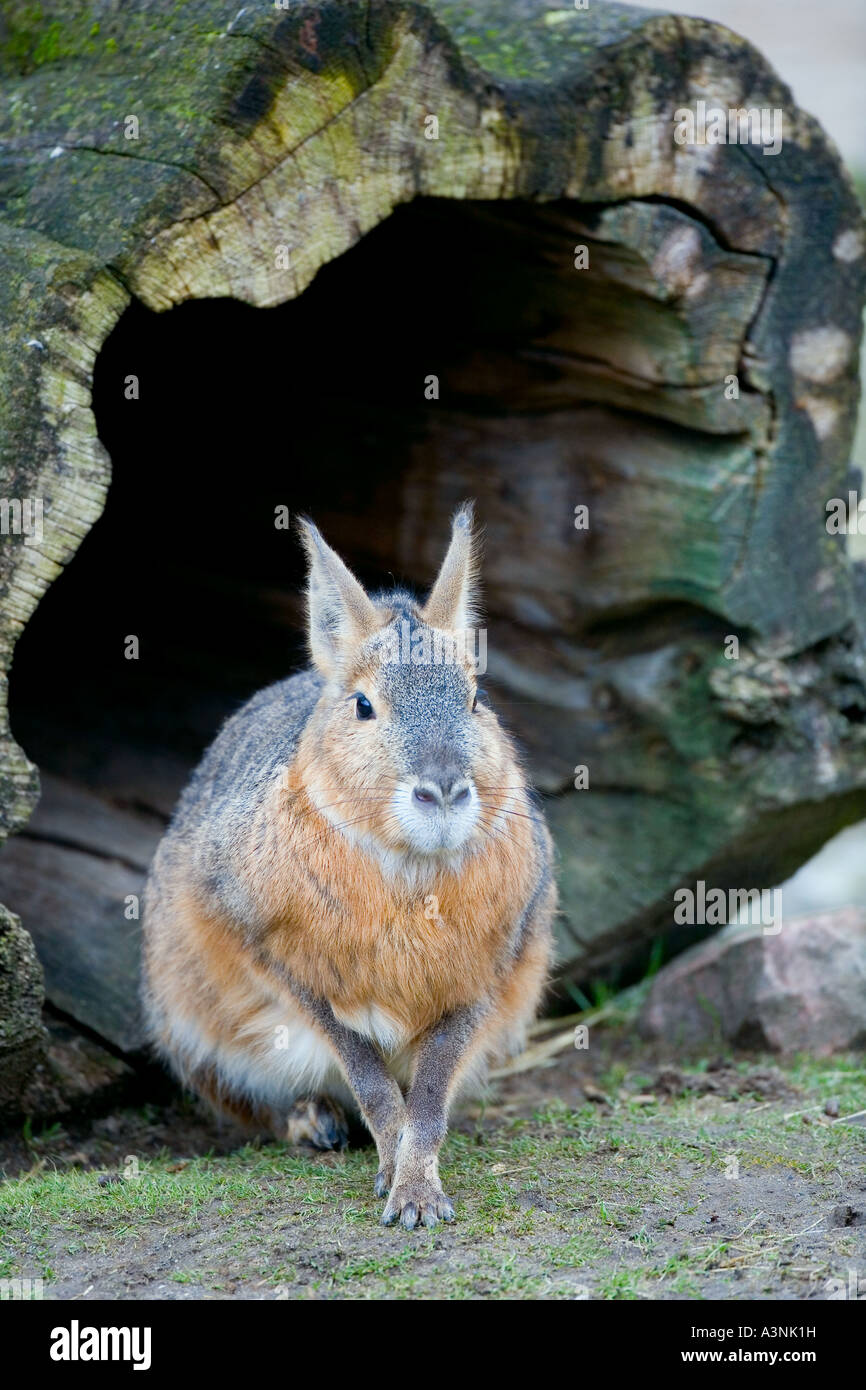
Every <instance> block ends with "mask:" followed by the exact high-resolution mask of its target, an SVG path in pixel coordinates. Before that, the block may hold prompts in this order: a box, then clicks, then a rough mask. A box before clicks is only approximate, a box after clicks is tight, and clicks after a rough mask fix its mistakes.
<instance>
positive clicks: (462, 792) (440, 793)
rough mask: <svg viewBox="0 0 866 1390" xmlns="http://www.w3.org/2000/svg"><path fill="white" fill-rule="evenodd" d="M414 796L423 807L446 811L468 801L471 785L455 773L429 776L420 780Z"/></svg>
mask: <svg viewBox="0 0 866 1390" xmlns="http://www.w3.org/2000/svg"><path fill="white" fill-rule="evenodd" d="M412 795H413V797H414V798H415V800H416V801H417V802H418V803H419V804H420V805H421V806H426V807H431V808H432V807H438V808H439V809H440V810H443V811H444V810H447V809H450V808H451V807H452V806H460V805H461V804H462V803H463V802H465V801H466V800H468V797H469V783H468V782H467V780H466V778H465V777H461V776H459V775H458V774H457V773H454V772H441V773H435V774H433V775H431V774H427V775H426V776H424V777H422V778H421V779H420V781H419V782H418V784H417V786H416V787H415V790H414V791H413V793H412Z"/></svg>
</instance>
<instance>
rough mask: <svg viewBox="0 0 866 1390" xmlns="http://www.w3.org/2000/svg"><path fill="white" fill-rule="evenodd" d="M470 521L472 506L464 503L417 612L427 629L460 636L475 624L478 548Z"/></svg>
mask: <svg viewBox="0 0 866 1390" xmlns="http://www.w3.org/2000/svg"><path fill="white" fill-rule="evenodd" d="M472 520H473V511H472V503H471V502H464V503H463V506H462V507H461V508H460V510H459V511H458V512H457V513H456V515H455V517H454V520H453V522H452V523H451V544H450V545H449V547H448V552H447V554H446V556H445V559H444V560H443V561H442V568H441V569H440V571H439V574H438V575H437V578H436V583H435V584H434V585H433V588H432V589H431V590H430V597H429V598H428V600H427V602H426V603H425V605H424V607H423V609H422V610H421V617H422V618H423V619H424V621H425V623H429V624H430V626H431V627H439V628H444V629H445V630H446V631H449V630H450V631H452V632H461V631H465V630H466V629H467V628H471V627H474V626H475V625H476V623H477V621H478V613H477V609H476V602H477V596H478V547H477V544H476V540H475V536H474V535H473V532H472Z"/></svg>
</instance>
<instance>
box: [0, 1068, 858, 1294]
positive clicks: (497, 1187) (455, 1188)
mask: <svg viewBox="0 0 866 1390" xmlns="http://www.w3.org/2000/svg"><path fill="white" fill-rule="evenodd" d="M560 1065H561V1066H563V1067H571V1066H574V1062H573V1061H572V1059H570V1058H569V1059H566V1060H565V1061H564V1062H562V1063H561V1064H560ZM703 1070H704V1069H702V1068H701V1067H700V1066H696V1067H695V1068H693V1069H692V1071H691V1072H688V1073H683V1076H684V1081H685V1083H686V1085H687V1084H688V1083H689V1082H691V1083H695V1084H696V1083H697V1082H698V1081H699V1080H700V1078H701V1076H702V1074H703ZM556 1071H557V1069H553V1071H552V1072H551V1073H547V1074H546V1075H547V1076H549V1077H550V1080H551V1085H552V1086H554V1085H555V1073H556ZM734 1075H735V1077H736V1076H742V1088H740V1087H738V1086H737V1085H736V1081H735V1083H734V1094H735V1095H738V1096H739V1098H728V1097H727V1096H724V1097H721V1096H719V1095H715V1094H714V1095H696V1094H695V1093H694V1092H693V1091H691V1090H688V1089H686V1090H685V1093H684V1094H682V1095H679V1096H675V1097H673V1098H666V1097H664V1096H658V1097H657V1098H656V1099H655V1101H654V1102H653V1103H652V1104H636V1103H635V1102H634V1099H633V1097H634V1096H635V1095H637V1094H641V1093H644V1091H645V1088H646V1087H647V1086H648V1085H649V1084H650V1082H651V1078H650V1077H649V1076H644V1075H641V1074H639V1073H629V1072H628V1071H627V1069H626V1067H625V1066H624V1064H622V1063H621V1062H618V1063H616V1064H614V1065H612V1066H611V1067H609V1068H608V1069H607V1071H605V1072H603V1073H602V1074H601V1075H600V1076H599V1077H598V1078H596V1079H597V1083H598V1084H599V1085H600V1087H601V1089H602V1090H603V1091H604V1092H605V1094H606V1095H608V1096H609V1097H610V1098H611V1105H610V1106H599V1105H598V1104H584V1105H580V1106H578V1107H573V1106H569V1105H567V1104H565V1103H563V1102H562V1101H560V1100H558V1099H556V1098H555V1097H553V1096H552V1097H551V1098H550V1099H546V1100H544V1101H543V1102H542V1103H540V1104H537V1105H536V1106H535V1107H534V1108H533V1109H532V1110H530V1111H527V1112H525V1113H517V1114H509V1113H507V1112H505V1113H503V1112H500V1111H496V1110H494V1111H493V1112H492V1114H491V1113H490V1112H488V1113H487V1114H486V1115H485V1114H483V1113H481V1114H479V1116H477V1117H476V1120H475V1123H474V1124H473V1123H471V1122H470V1123H469V1124H465V1123H464V1125H463V1127H462V1128H460V1129H458V1130H456V1131H455V1132H452V1134H451V1135H450V1137H449V1139H448V1141H447V1143H446V1147H445V1151H444V1155H443V1173H444V1175H445V1186H446V1190H448V1191H449V1192H450V1193H451V1194H452V1195H453V1196H455V1197H456V1198H457V1200H458V1203H459V1209H458V1218H459V1219H458V1222H457V1223H456V1224H455V1225H454V1226H453V1227H445V1228H437V1229H436V1230H434V1231H419V1232H416V1233H414V1234H413V1235H408V1236H407V1235H406V1234H405V1233H403V1232H400V1231H384V1230H382V1229H381V1228H380V1227H379V1226H378V1225H377V1218H378V1215H379V1211H380V1205H381V1204H380V1203H379V1202H378V1201H376V1200H375V1199H374V1198H373V1196H372V1191H371V1189H372V1180H373V1175H374V1171H375V1163H374V1158H373V1153H372V1151H371V1150H366V1149H365V1150H354V1151H348V1152H345V1153H342V1154H334V1155H323V1156H303V1155H299V1154H298V1153H296V1152H293V1151H291V1150H289V1149H288V1148H286V1147H285V1146H283V1145H279V1144H273V1145H266V1146H262V1147H259V1146H255V1145H250V1146H247V1147H245V1148H241V1149H238V1150H236V1151H235V1152H233V1153H231V1154H229V1155H226V1156H220V1157H217V1156H214V1155H213V1154H205V1155H201V1156H198V1157H193V1158H190V1159H188V1160H183V1161H181V1162H178V1160H177V1158H176V1156H175V1155H172V1154H170V1153H168V1152H165V1153H163V1154H161V1155H159V1156H157V1157H156V1158H154V1159H151V1160H150V1161H147V1160H144V1159H142V1160H140V1161H139V1164H138V1174H139V1175H138V1177H137V1178H136V1177H131V1178H129V1179H126V1180H125V1179H123V1178H122V1177H121V1176H120V1175H119V1174H120V1173H122V1172H123V1171H124V1168H123V1165H120V1166H119V1167H118V1168H117V1169H116V1170H115V1171H113V1172H110V1173H105V1172H98V1171H93V1170H86V1169H82V1168H65V1169H64V1168H61V1167H57V1168H56V1169H55V1168H53V1167H52V1159H51V1153H52V1148H53V1147H54V1146H55V1145H57V1144H59V1143H60V1142H61V1140H62V1131H60V1132H59V1133H58V1132H57V1131H56V1130H55V1131H54V1132H53V1133H52V1134H50V1135H49V1136H48V1137H47V1138H46V1136H44V1135H43V1136H36V1137H33V1138H32V1140H31V1144H32V1151H33V1153H34V1160H35V1161H34V1167H33V1170H32V1171H31V1172H30V1173H28V1174H26V1175H24V1176H22V1177H20V1178H17V1179H13V1180H10V1181H7V1182H6V1183H5V1184H3V1185H2V1186H0V1227H2V1229H3V1236H2V1238H0V1275H2V1276H3V1277H9V1276H10V1275H16V1274H18V1275H22V1276H27V1275H30V1276H33V1275H41V1276H42V1277H43V1278H44V1279H45V1280H46V1281H47V1282H48V1296H51V1295H52V1294H55V1295H63V1296H70V1295H71V1294H73V1293H75V1292H76V1291H77V1292H78V1294H79V1295H80V1294H82V1293H83V1292H85V1291H86V1290H88V1289H92V1290H93V1296H94V1297H97V1296H124V1294H125V1295H126V1296H135V1291H136V1290H137V1289H139V1288H141V1287H147V1288H148V1289H149V1291H150V1293H151V1295H153V1294H156V1296H160V1297H177V1296H181V1297H188V1296H193V1297H219V1296H237V1295H238V1294H243V1295H244V1296H252V1297H283V1298H295V1297H337V1298H359V1299H363V1298H382V1297H385V1298H394V1299H402V1298H430V1297H436V1298H485V1299H490V1298H493V1299H499V1298H514V1299H528V1298H533V1299H534V1298H543V1299H573V1298H582V1297H587V1296H591V1297H593V1298H604V1299H633V1298H638V1297H640V1298H655V1297H682V1298H698V1297H703V1296H713V1297H718V1296H723V1297H724V1296H729V1297H732V1296H737V1297H742V1296H745V1294H744V1292H743V1288H744V1287H745V1285H744V1284H743V1280H744V1279H745V1280H746V1285H748V1286H749V1287H751V1288H752V1291H753V1292H755V1291H757V1292H758V1294H759V1295H760V1293H761V1291H762V1290H764V1286H765V1283H766V1279H767V1277H769V1280H770V1283H769V1287H770V1288H772V1289H773V1290H774V1291H775V1293H778V1292H779V1290H780V1289H782V1288H787V1287H788V1286H790V1284H791V1281H792V1279H793V1280H794V1281H795V1282H796V1280H798V1279H799V1281H800V1284H801V1285H802V1282H803V1279H806V1280H807V1281H808V1278H809V1277H811V1278H813V1279H814V1278H816V1277H818V1276H820V1274H821V1272H822V1271H826V1270H830V1271H831V1272H833V1273H836V1274H838V1273H840V1272H841V1273H844V1269H845V1266H846V1261H847V1262H848V1263H850V1262H851V1261H852V1260H853V1261H855V1262H856V1260H857V1259H861V1260H862V1258H863V1246H864V1240H863V1235H864V1228H863V1227H862V1226H858V1225H856V1224H855V1225H851V1226H839V1227H834V1226H833V1225H832V1221H831V1214H832V1212H833V1210H834V1208H835V1206H836V1205H837V1204H838V1203H839V1202H840V1201H843V1200H844V1199H845V1196H846V1193H847V1192H848V1188H849V1187H850V1188H851V1190H852V1191H856V1190H859V1189H858V1184H857V1182H856V1181H855V1175H859V1174H860V1173H861V1172H862V1164H863V1157H864V1151H866V1128H864V1127H863V1125H862V1123H858V1122H857V1121H853V1122H852V1123H851V1124H846V1123H845V1122H844V1120H842V1121H839V1122H833V1121H832V1120H831V1119H830V1118H829V1117H826V1116H824V1115H823V1107H824V1104H825V1102H826V1101H827V1099H828V1097H829V1096H832V1097H834V1098H835V1099H836V1100H837V1101H838V1104H839V1110H840V1113H841V1115H843V1116H844V1115H846V1114H849V1113H852V1112H853V1111H856V1110H862V1109H863V1108H864V1107H866V1072H864V1070H863V1068H862V1066H860V1065H858V1063H857V1062H856V1060H850V1061H839V1060H838V1059H836V1060H834V1061H832V1063H830V1062H828V1063H826V1064H823V1065H822V1064H819V1063H816V1062H814V1061H810V1060H808V1059H805V1058H802V1059H799V1060H798V1061H796V1062H795V1063H793V1064H792V1065H791V1066H789V1067H787V1068H786V1069H785V1071H784V1080H785V1082H786V1083H787V1086H788V1087H789V1088H790V1089H789V1091H788V1092H787V1093H786V1095H785V1098H784V1099H781V1100H780V1099H774V1100H772V1101H771V1102H769V1103H767V1102H761V1101H758V1102H756V1100H755V1098H754V1095H753V1094H752V1092H753V1087H754V1071H753V1068H752V1066H751V1065H750V1064H747V1063H745V1062H744V1063H741V1064H740V1065H739V1067H738V1070H737V1072H736V1073H734ZM804 1110H805V1111H806V1112H807V1114H806V1122H804V1117H803V1114H802V1113H800V1112H802V1111H804ZM732 1154H733V1155H734V1156H735V1157H736V1161H737V1164H738V1173H739V1176H738V1177H737V1178H736V1180H734V1181H726V1180H725V1172H726V1164H728V1163H729V1161H730V1158H731V1155H732ZM128 1170H129V1165H127V1171H128ZM789 1218H790V1220H789ZM806 1218H811V1220H810V1219H806ZM814 1222H817V1224H816V1225H813V1223H814ZM810 1225H811V1226H812V1231H811V1233H810V1232H808V1231H806V1233H805V1235H802V1234H801V1229H802V1230H804V1231H805V1228H806V1227H809V1226H810ZM789 1227H790V1229H789ZM795 1255H796V1259H797V1260H799V1261H800V1264H799V1265H797V1264H796V1260H795V1262H794V1265H793V1267H792V1263H791V1260H792V1258H793V1257H794V1256H795ZM798 1269H799V1270H800V1271H801V1272H800V1273H797V1270H798ZM767 1271H769V1276H768V1274H767ZM802 1271H805V1274H804V1273H803V1272H802ZM756 1279H757V1284H756V1283H755V1280H756ZM142 1281H143V1282H142ZM807 1287H808V1284H807ZM794 1296H804V1295H803V1293H802V1292H801V1293H799V1294H797V1293H795V1294H794Z"/></svg>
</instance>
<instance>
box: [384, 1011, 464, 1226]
mask: <svg viewBox="0 0 866 1390" xmlns="http://www.w3.org/2000/svg"><path fill="white" fill-rule="evenodd" d="M486 1012H487V1010H486V1009H485V1008H484V1007H483V1006H482V1005H473V1006H471V1007H468V1008H464V1009H457V1010H456V1011H455V1012H454V1013H452V1014H447V1015H446V1016H445V1017H444V1018H442V1019H440V1020H439V1022H438V1023H437V1024H435V1025H434V1027H433V1028H431V1030H430V1032H429V1033H428V1034H427V1036H426V1038H425V1039H424V1041H423V1043H422V1044H421V1047H420V1049H419V1051H418V1057H417V1061H416V1066H415V1075H414V1077H413V1080H412V1085H411V1087H410V1089H409V1094H408V1096H407V1098H406V1122H405V1124H404V1126H403V1129H402V1132H401V1134H400V1137H399V1142H398V1144H397V1164H396V1171H395V1174H394V1184H393V1186H392V1188H391V1193H390V1196H389V1198H388V1201H387V1203H386V1205H385V1210H384V1212H383V1213H382V1223H383V1225H385V1226H393V1225H394V1223H395V1222H397V1221H399V1222H400V1224H401V1225H402V1226H405V1228H406V1230H407V1231H411V1230H412V1229H413V1228H414V1227H415V1226H417V1225H418V1223H419V1221H420V1222H421V1223H422V1224H423V1225H425V1226H435V1225H436V1223H437V1221H453V1220H454V1207H453V1206H452V1204H451V1201H450V1200H449V1198H448V1197H446V1196H445V1193H444V1192H443V1191H442V1184H441V1182H440V1181H439V1147H440V1145H441V1143H442V1140H443V1139H444V1138H445V1132H446V1130H447V1128H448V1102H449V1099H450V1097H451V1095H452V1094H453V1091H454V1088H455V1085H456V1083H457V1081H458V1079H459V1077H460V1074H461V1072H463V1071H464V1070H465V1068H466V1065H467V1064H468V1062H469V1060H470V1059H471V1056H472V1053H473V1049H474V1046H475V1045H476V1044H477V1043H478V1041H479V1036H480V1029H481V1024H482V1021H483V1019H484V1017H485V1015H486Z"/></svg>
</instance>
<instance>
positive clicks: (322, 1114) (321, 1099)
mask: <svg viewBox="0 0 866 1390" xmlns="http://www.w3.org/2000/svg"><path fill="white" fill-rule="evenodd" d="M286 1138H287V1139H288V1141H289V1143H290V1144H299V1145H303V1146H305V1147H307V1148H313V1149H343V1148H345V1147H346V1144H347V1143H348V1141H349V1125H348V1122H347V1120H346V1114H345V1111H344V1110H343V1107H342V1106H341V1105H338V1104H337V1102H336V1101H335V1100H331V1099H330V1097H329V1096H315V1097H304V1098H302V1099H301V1100H296V1101H295V1103H294V1105H293V1106H292V1108H291V1110H290V1111H289V1113H288V1116H287V1118H286Z"/></svg>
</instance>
